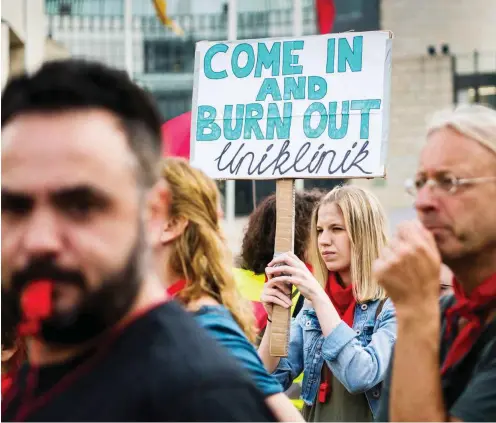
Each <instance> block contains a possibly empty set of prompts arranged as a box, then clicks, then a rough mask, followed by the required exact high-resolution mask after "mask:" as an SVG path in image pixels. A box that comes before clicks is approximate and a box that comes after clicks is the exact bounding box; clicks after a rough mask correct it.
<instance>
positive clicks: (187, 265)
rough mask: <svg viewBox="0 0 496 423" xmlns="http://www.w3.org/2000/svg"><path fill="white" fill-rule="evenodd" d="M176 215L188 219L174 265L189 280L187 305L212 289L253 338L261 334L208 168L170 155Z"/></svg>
mask: <svg viewBox="0 0 496 423" xmlns="http://www.w3.org/2000/svg"><path fill="white" fill-rule="evenodd" d="M162 176H163V178H164V179H165V181H166V182H167V184H168V189H169V195H170V196H171V198H170V203H171V206H170V210H169V214H170V218H171V219H180V218H182V219H185V220H187V222H188V224H187V226H186V228H185V230H184V232H183V233H182V234H181V235H180V236H179V237H178V238H177V239H175V240H174V242H173V244H172V248H173V250H172V254H171V258H170V261H169V266H170V267H171V269H172V270H173V271H174V272H175V273H176V274H178V275H181V276H182V277H183V278H184V279H185V280H186V286H185V288H184V289H183V290H182V291H181V292H180V293H179V294H178V296H177V299H178V300H179V301H180V302H182V303H183V304H185V305H187V304H189V303H190V302H192V301H195V300H198V299H199V298H201V297H203V296H205V295H208V296H209V297H211V298H214V299H215V300H216V301H217V302H219V303H220V304H222V305H223V306H225V307H226V308H227V309H228V310H229V311H230V312H231V314H232V316H233V317H234V320H235V321H236V322H237V323H238V325H239V326H240V327H241V329H242V330H243V332H244V333H245V334H246V336H247V337H248V338H249V339H250V341H252V342H253V341H254V340H255V337H256V332H255V323H254V316H253V311H252V309H251V307H250V304H249V303H248V302H247V301H245V300H243V298H241V296H240V295H239V293H238V290H237V287H236V282H235V280H234V276H233V273H232V260H231V254H230V252H229V249H228V247H227V244H226V241H225V238H224V236H223V233H222V230H221V228H220V225H219V217H218V211H219V205H220V204H219V199H220V196H219V191H218V189H217V186H216V184H215V182H214V181H213V180H212V179H210V178H209V177H208V176H206V175H205V174H204V173H203V172H202V171H200V170H198V169H194V168H193V167H191V166H190V165H189V164H188V162H186V161H185V160H183V159H179V158H167V159H165V160H164V167H163V171H162Z"/></svg>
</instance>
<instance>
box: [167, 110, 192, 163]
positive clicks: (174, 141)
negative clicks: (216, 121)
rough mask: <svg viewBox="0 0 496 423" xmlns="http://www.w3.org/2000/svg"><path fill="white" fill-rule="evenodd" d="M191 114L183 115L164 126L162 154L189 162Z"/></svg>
mask: <svg viewBox="0 0 496 423" xmlns="http://www.w3.org/2000/svg"><path fill="white" fill-rule="evenodd" d="M190 133H191V112H186V113H183V114H182V115H179V116H177V117H175V118H174V119H171V120H169V121H167V122H166V123H164V124H163V125H162V154H163V155H164V156H174V157H183V158H185V159H188V160H189V154H190V144H189V143H190V140H189V137H190Z"/></svg>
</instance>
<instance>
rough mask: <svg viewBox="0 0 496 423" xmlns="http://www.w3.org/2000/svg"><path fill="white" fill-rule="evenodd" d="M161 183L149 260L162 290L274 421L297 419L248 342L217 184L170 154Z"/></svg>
mask: <svg viewBox="0 0 496 423" xmlns="http://www.w3.org/2000/svg"><path fill="white" fill-rule="evenodd" d="M163 182H164V183H165V184H166V185H167V186H166V190H167V192H168V195H169V196H170V209H169V211H168V213H167V215H166V216H165V220H164V226H163V228H161V229H160V234H159V236H158V237H156V236H153V235H152V238H153V239H156V240H157V242H156V243H155V248H154V253H155V257H154V259H155V263H156V266H157V270H158V272H159V274H160V276H161V278H162V281H163V282H164V286H165V287H166V289H167V292H168V293H169V295H171V296H173V297H175V299H176V300H177V301H179V302H180V303H182V304H183V305H184V306H185V307H186V309H188V310H189V311H190V312H191V313H193V314H194V316H195V318H196V321H197V322H198V323H199V325H200V326H202V327H203V328H204V329H206V330H207V332H208V333H209V334H210V335H211V336H212V337H213V338H215V339H216V340H217V341H218V342H219V343H220V344H221V345H223V346H225V347H226V348H227V349H228V350H229V352H230V353H231V355H232V356H233V357H234V358H235V359H236V360H238V362H239V364H240V365H241V366H242V367H244V368H245V369H246V370H247V373H248V375H249V376H250V377H251V378H252V380H253V382H254V383H255V385H256V386H257V387H258V388H259V390H260V391H261V392H262V393H263V394H264V396H265V400H266V403H267V405H268V406H269V408H270V409H271V410H272V412H273V413H274V415H275V416H276V418H277V419H278V420H279V421H303V419H302V417H301V414H300V413H299V412H298V410H296V408H295V407H294V406H293V405H292V403H291V401H290V400H289V398H288V397H287V396H286V395H284V393H283V390H282V387H281V385H280V384H279V382H278V381H277V380H276V379H275V378H274V377H273V376H271V375H270V374H269V373H268V372H267V370H266V369H265V368H264V367H263V364H262V362H261V360H260V357H259V356H258V354H257V351H256V350H255V347H254V346H253V345H252V343H251V342H250V341H254V339H255V336H256V331H255V322H254V318H253V312H252V309H251V306H250V304H249V303H248V302H247V301H245V300H243V299H242V298H241V296H240V295H239V294H238V291H237V287H236V283H235V281H234V277H233V274H232V260H231V257H230V254H229V251H228V248H227V246H226V243H225V239H224V237H223V235H222V233H221V230H220V226H219V223H220V222H219V214H220V201H219V192H218V190H217V186H216V185H215V183H214V181H212V180H211V179H210V178H208V177H207V176H206V175H205V174H204V173H203V172H201V171H199V170H197V169H194V168H192V167H191V166H190V165H189V164H188V163H187V162H186V161H184V160H182V159H176V158H169V159H166V160H165V163H164V170H163ZM225 401H229V398H225ZM216 406H218V407H222V403H219V404H217V405H216Z"/></svg>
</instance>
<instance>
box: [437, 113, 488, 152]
mask: <svg viewBox="0 0 496 423" xmlns="http://www.w3.org/2000/svg"><path fill="white" fill-rule="evenodd" d="M442 128H452V129H454V130H455V131H457V132H459V133H460V134H462V135H465V136H466V137H468V138H472V139H474V140H475V141H477V142H479V143H480V144H482V145H483V146H484V147H486V148H488V149H489V150H491V151H492V152H493V153H494V154H496V110H494V109H491V108H489V107H486V106H483V105H481V104H464V105H461V106H457V107H455V108H454V109H448V110H442V111H440V112H437V113H436V114H434V116H433V117H432V119H431V121H430V123H429V125H428V128H427V134H428V135H429V134H430V133H432V132H434V131H436V130H438V129H442Z"/></svg>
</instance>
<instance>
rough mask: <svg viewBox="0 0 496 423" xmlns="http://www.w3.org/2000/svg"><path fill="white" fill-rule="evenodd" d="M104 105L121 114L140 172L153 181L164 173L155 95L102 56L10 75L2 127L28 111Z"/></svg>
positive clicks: (146, 179) (71, 60) (159, 122)
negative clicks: (101, 60)
mask: <svg viewBox="0 0 496 423" xmlns="http://www.w3.org/2000/svg"><path fill="white" fill-rule="evenodd" d="M90 108H96V109H104V110H106V111H108V112H111V113H113V114H114V115H115V116H116V117H117V118H118V119H120V120H121V122H122V125H123V129H124V131H125V133H126V136H127V138H128V142H129V146H130V148H131V150H132V151H133V152H134V154H135V156H136V158H137V161H138V164H139V168H140V169H139V171H140V172H139V173H140V175H139V177H140V179H142V180H143V182H144V184H145V185H146V186H151V185H152V184H153V183H154V182H155V181H156V180H157V179H158V177H159V173H158V164H159V162H160V156H161V124H162V118H161V116H160V113H159V111H158V108H157V107H156V105H155V102H154V101H153V100H152V98H151V96H150V95H149V94H148V93H147V92H145V91H144V90H143V89H141V88H140V87H139V86H138V85H136V84H135V83H134V82H133V81H132V80H131V79H130V78H129V76H128V74H127V73H126V72H125V71H121V70H117V69H113V68H110V67H107V66H105V65H103V64H101V63H98V62H90V61H84V60H75V59H70V60H61V61H53V62H48V63H46V64H44V65H43V66H42V67H41V68H40V69H39V70H38V71H37V72H35V73H34V74H32V75H21V76H18V77H15V78H13V79H11V80H10V81H9V82H8V84H7V86H6V87H5V90H4V92H3V94H2V127H3V126H4V125H5V124H6V123H8V122H9V121H10V120H11V119H13V118H15V117H16V116H18V115H20V114H23V113H31V112H62V111H67V110H78V109H90Z"/></svg>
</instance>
